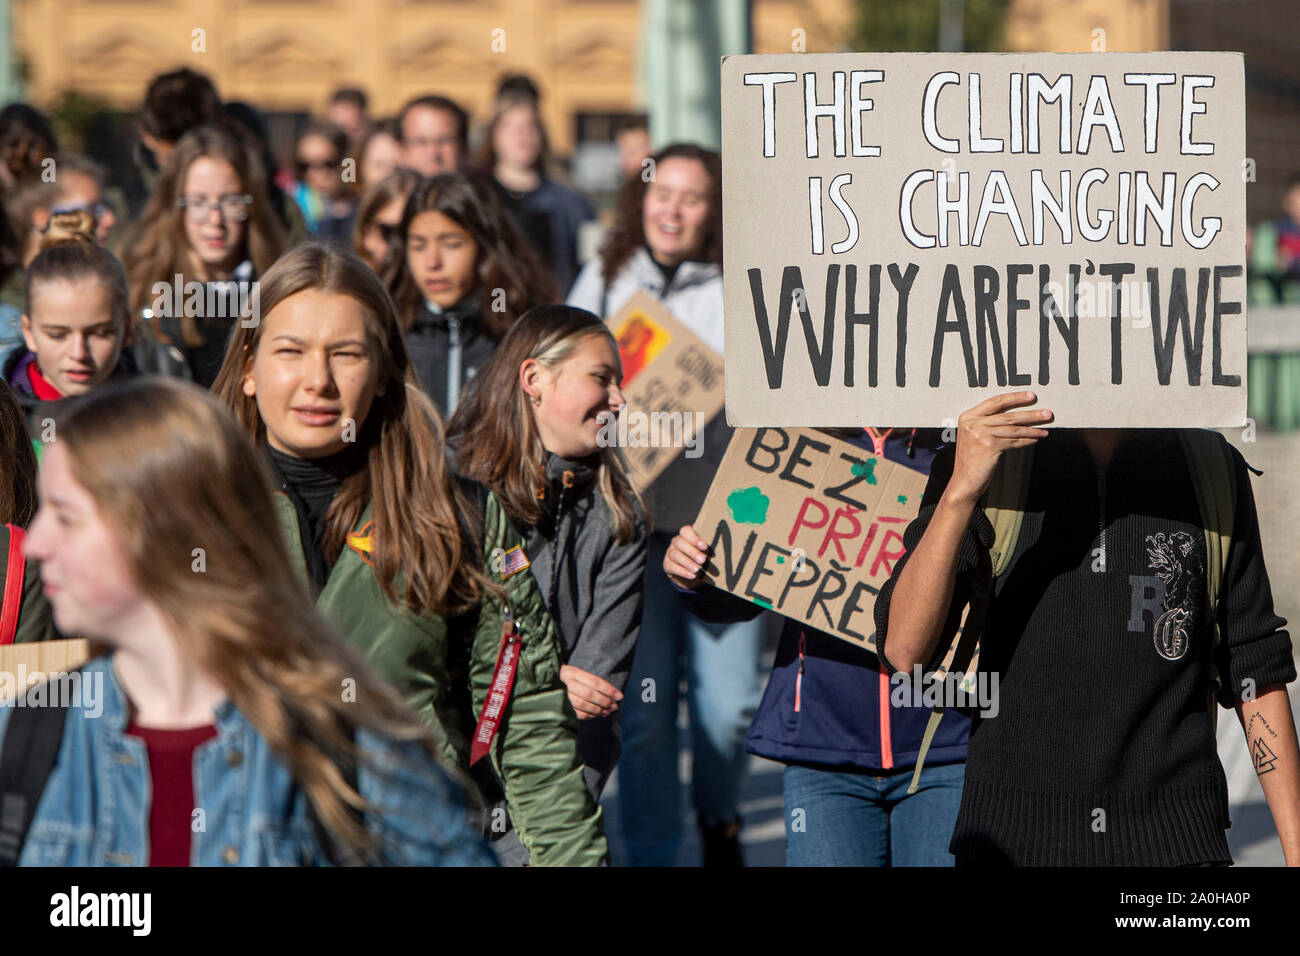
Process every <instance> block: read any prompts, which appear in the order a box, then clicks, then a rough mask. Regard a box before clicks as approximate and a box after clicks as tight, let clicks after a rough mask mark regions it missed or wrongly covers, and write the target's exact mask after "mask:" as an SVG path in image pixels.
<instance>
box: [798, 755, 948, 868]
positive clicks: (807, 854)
mask: <svg viewBox="0 0 1300 956" xmlns="http://www.w3.org/2000/svg"><path fill="white" fill-rule="evenodd" d="M965 775H966V765H965V764H964V763H952V764H943V765H941V766H937V767H934V766H928V765H927V766H926V767H925V768H924V769H923V770H922V771H921V781H920V785H919V789H918V790H917V792H916V793H915V794H913V795H912V796H910V797H909V796H908V795H907V788H908V787H909V786H911V783H912V770H910V769H908V770H904V771H899V772H896V773H890V774H887V775H883V776H878V775H876V774H873V773H872V772H871V771H869V770H849V771H840V770H833V769H815V768H813V767H806V766H801V765H798V764H788V765H787V766H786V768H785V773H784V776H783V780H782V783H783V785H784V790H785V862H786V865H787V866H952V865H953V858H952V854H951V853H949V852H948V841H949V840H950V839H951V838H952V830H953V826H954V825H956V823H957V809H958V808H959V807H960V806H961V787H962V779H963V778H964V777H965Z"/></svg>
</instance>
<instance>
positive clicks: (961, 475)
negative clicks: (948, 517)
mask: <svg viewBox="0 0 1300 956" xmlns="http://www.w3.org/2000/svg"><path fill="white" fill-rule="evenodd" d="M1036 401H1038V396H1036V395H1035V394H1034V393H1033V392H1011V393H1010V394H1007V395H994V396H993V397H992V398H986V399H985V400H984V401H982V402H980V403H979V404H978V405H976V406H975V407H974V408H970V409H967V410H966V411H964V412H962V414H961V417H960V418H958V419H957V458H956V461H955V462H954V464H953V472H952V481H951V482H949V484H948V488H947V490H946V491H945V492H944V496H945V497H947V498H948V499H949V500H950V501H955V502H961V503H964V504H974V503H975V502H976V501H978V500H979V499H980V496H981V495H983V494H984V492H985V491H986V490H988V486H989V482H990V481H992V479H993V472H994V471H995V470H996V469H997V466H998V459H999V458H1001V457H1002V453H1003V452H1004V451H1007V450H1008V449H1011V448H1024V447H1025V446H1027V445H1033V444H1036V443H1037V442H1038V440H1039V439H1040V438H1046V437H1047V430H1046V429H1043V428H1037V427H1035V426H1037V425H1044V424H1046V423H1047V422H1050V421H1051V420H1052V413H1051V411H1050V410H1049V409H1046V408H1035V409H1031V410H1028V411H1023V412H1013V411H1010V409H1013V408H1019V407H1020V406H1022V405H1032V404H1034V402H1036Z"/></svg>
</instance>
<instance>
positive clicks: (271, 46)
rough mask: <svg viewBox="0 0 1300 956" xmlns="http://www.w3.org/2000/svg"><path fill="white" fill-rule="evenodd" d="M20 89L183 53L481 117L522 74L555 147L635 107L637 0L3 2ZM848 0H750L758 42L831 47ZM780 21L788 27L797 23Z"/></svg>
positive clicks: (151, 66) (195, 64)
mask: <svg viewBox="0 0 1300 956" xmlns="http://www.w3.org/2000/svg"><path fill="white" fill-rule="evenodd" d="M11 2H12V10H13V35H14V46H15V48H16V50H17V53H18V57H19V59H20V61H21V63H22V64H23V71H24V73H25V81H26V96H27V98H28V99H29V100H30V101H31V102H33V103H36V104H38V105H42V104H48V103H50V102H51V101H53V100H54V99H55V97H57V96H58V95H60V94H61V93H63V92H65V91H67V90H78V91H82V92H86V93H94V94H97V95H99V96H102V97H104V98H105V99H107V100H108V101H109V103H111V104H112V105H113V106H114V107H116V108H118V109H121V110H124V111H129V110H132V109H134V107H135V106H136V105H137V104H138V103H139V100H140V97H141V95H142V93H143V91H144V88H145V85H146V84H147V83H148V81H149V79H150V78H151V77H152V76H154V75H155V74H157V73H159V72H162V71H163V70H167V69H171V68H174V67H178V66H189V67H192V68H194V69H196V70H201V71H203V72H205V73H207V74H208V75H210V76H211V77H212V78H213V80H214V81H215V82H216V84H217V88H218V89H219V90H220V92H221V94H222V96H223V97H225V98H227V99H240V100H245V101H247V102H250V103H253V104H255V105H257V106H258V107H260V108H262V109H264V110H266V111H268V112H272V113H314V112H317V111H320V110H321V109H323V107H324V106H325V103H326V100H327V98H328V97H329V95H330V93H331V92H332V91H333V90H334V89H336V88H338V87H340V86H356V87H360V88H361V89H363V90H365V91H366V93H367V95H368V96H369V97H370V100H371V112H372V114H374V115H384V114H387V113H392V112H394V111H396V110H397V109H398V108H399V107H400V106H401V104H402V103H403V102H405V101H406V100H407V99H409V98H410V97H412V96H415V95H417V94H419V93H425V92H429V91H436V92H439V93H443V94H446V95H448V96H451V97H452V98H454V99H456V100H457V101H458V102H460V103H462V104H463V105H464V106H465V107H466V108H467V109H468V110H469V111H470V112H471V113H472V114H473V115H474V116H475V117H476V118H478V119H486V117H487V114H488V112H489V111H490V109H491V105H492V96H493V93H494V92H495V88H496V84H497V82H498V80H499V79H500V78H501V77H502V76H503V75H505V74H507V73H517V72H522V73H527V74H529V75H531V76H532V77H533V78H534V79H535V80H536V81H537V83H538V85H539V87H540V88H541V90H542V109H543V113H544V119H545V120H546V124H547V127H548V130H549V132H550V135H551V139H552V141H553V146H554V147H555V149H556V150H557V151H558V152H560V153H561V154H567V153H570V152H571V151H572V149H573V147H574V146H575V144H576V142H577V140H578V139H579V138H581V136H582V134H583V133H584V131H585V130H586V129H587V128H592V132H593V133H594V134H599V132H600V131H601V126H602V118H607V117H620V116H624V115H626V114H628V113H634V112H639V111H642V110H643V109H644V95H645V94H644V83H643V77H642V74H641V68H640V64H641V63H642V60H643V45H642V44H643V20H642V12H643V11H642V4H641V3H640V2H639V0H472V2H471V0H314V2H311V3H304V2H303V0H11ZM852 6H853V0H803V2H793V0H753V3H752V17H753V21H754V23H753V27H754V36H755V38H756V39H757V41H758V45H757V49H759V50H765V49H770V50H786V51H788V50H789V49H790V48H791V43H792V37H794V38H795V42H802V43H803V44H804V45H805V48H806V49H807V50H808V51H809V52H816V51H827V50H834V49H839V48H841V47H842V45H843V41H842V37H843V29H844V28H845V25H846V24H847V23H848V22H849V20H850V17H851V11H852ZM794 31H802V40H799V39H798V38H799V36H800V34H798V33H795V32H794Z"/></svg>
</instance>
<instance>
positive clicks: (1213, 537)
mask: <svg viewBox="0 0 1300 956" xmlns="http://www.w3.org/2000/svg"><path fill="white" fill-rule="evenodd" d="M1178 438H1179V440H1180V442H1181V444H1182V446H1183V454H1184V455H1185V456H1186V457H1187V469H1188V471H1189V472H1190V473H1191V478H1192V488H1194V489H1195V491H1196V504H1197V505H1198V506H1199V507H1200V509H1201V526H1202V527H1203V529H1204V532H1205V596H1206V604H1207V607H1208V608H1209V612H1210V629H1211V634H1212V639H1213V642H1214V643H1213V648H1214V649H1215V650H1217V649H1218V647H1219V644H1220V643H1221V642H1222V640H1223V635H1222V634H1221V633H1220V631H1219V595H1220V593H1221V591H1222V590H1223V581H1224V578H1225V576H1226V574H1227V569H1228V554H1229V552H1230V551H1231V550H1232V532H1233V521H1234V518H1235V515H1236V510H1237V470H1236V463H1235V462H1234V461H1233V459H1232V450H1231V448H1229V446H1228V443H1227V442H1226V441H1224V440H1223V438H1222V437H1220V436H1219V435H1218V434H1217V433H1216V432H1211V431H1207V430H1205V429H1201V428H1180V429H1178ZM1222 685H1223V681H1222V677H1221V675H1220V674H1219V670H1218V667H1217V666H1216V665H1215V662H1214V654H1213V652H1212V653H1211V655H1210V713H1211V716H1212V717H1213V719H1214V723H1215V725H1216V726H1217V724H1218V716H1219V712H1218V710H1217V708H1216V707H1215V697H1216V695H1217V693H1218V690H1219V688H1220V687H1222Z"/></svg>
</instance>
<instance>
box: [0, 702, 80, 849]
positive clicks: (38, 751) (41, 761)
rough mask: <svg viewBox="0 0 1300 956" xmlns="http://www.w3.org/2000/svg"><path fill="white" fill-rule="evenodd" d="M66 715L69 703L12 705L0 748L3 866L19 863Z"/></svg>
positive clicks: (57, 751) (0, 815) (0, 809)
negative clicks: (31, 705)
mask: <svg viewBox="0 0 1300 956" xmlns="http://www.w3.org/2000/svg"><path fill="white" fill-rule="evenodd" d="M25 692H26V691H25V690H24V691H20V693H25ZM67 716H68V708H67V707H58V706H52V707H14V708H13V709H12V712H11V716H10V718H9V726H8V727H7V728H6V731H5V737H4V745H3V749H0V868H4V867H12V866H17V865H18V857H19V855H20V854H21V853H22V850H23V842H24V841H25V840H26V839H27V831H28V829H29V828H30V827H31V825H32V819H33V818H34V817H35V816H36V805H37V804H38V803H40V799H41V794H42V793H44V792H45V783H46V781H47V780H49V778H50V772H51V771H52V770H53V769H54V764H55V762H56V761H57V760H58V756H59V746H60V744H61V743H62V742H63V726H64V723H65V722H66V720H67Z"/></svg>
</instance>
